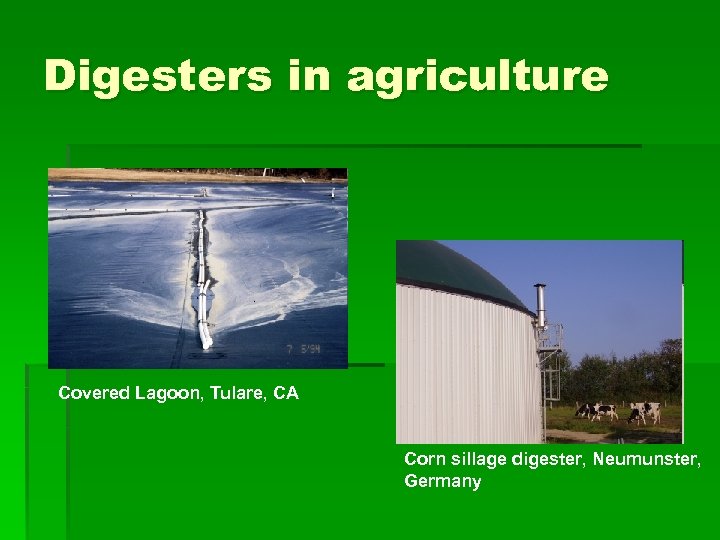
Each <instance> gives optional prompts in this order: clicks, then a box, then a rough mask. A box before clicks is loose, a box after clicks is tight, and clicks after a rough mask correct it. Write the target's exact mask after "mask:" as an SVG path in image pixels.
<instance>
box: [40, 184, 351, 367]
mask: <svg viewBox="0 0 720 540" xmlns="http://www.w3.org/2000/svg"><path fill="white" fill-rule="evenodd" d="M332 187H333V186H331V185H328V184H212V183H207V184H172V183H167V184H144V183H121V182H97V183H93V182H51V183H50V185H49V189H48V261H49V262H48V274H49V278H48V280H49V283H48V319H49V328H48V355H49V358H48V363H49V366H50V367H51V368H171V367H175V368H342V367H347V350H348V348H347V337H348V330H347V227H348V222H347V214H348V212H347V189H346V187H344V186H339V185H335V186H334V187H335V194H336V197H335V198H334V199H332V198H331V197H330V196H329V195H330V190H331V188H332ZM203 188H206V190H207V195H208V196H207V197H202V196H200V195H201V194H202V191H203ZM198 210H203V211H204V212H205V216H206V220H205V236H206V257H207V269H208V272H209V279H210V280H211V287H210V291H211V294H212V295H213V298H212V302H211V303H210V304H209V305H210V308H209V312H208V322H209V325H210V333H211V335H212V338H213V340H214V344H213V346H212V347H211V348H210V349H208V350H203V349H202V346H201V342H200V338H199V333H198V329H197V313H196V311H195V309H194V308H193V302H192V295H193V290H194V286H195V282H196V280H197V238H198Z"/></svg>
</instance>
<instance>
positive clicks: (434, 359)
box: [396, 285, 542, 444]
mask: <svg viewBox="0 0 720 540" xmlns="http://www.w3.org/2000/svg"><path fill="white" fill-rule="evenodd" d="M396 304H397V305H396V318H397V321H396V326H397V330H396V348H397V351H396V361H397V381H396V385H397V394H396V407H397V419H396V420H397V426H396V430H397V431H396V434H397V442H398V443H456V444H460V443H468V444H477V443H540V442H541V437H542V431H541V428H542V415H541V409H540V371H539V369H538V365H537V364H538V358H537V352H536V344H535V334H534V329H533V326H532V324H531V323H532V319H531V317H530V316H529V315H527V314H525V313H522V312H520V311H518V310H516V309H512V308H508V307H504V306H501V305H498V304H493V303H491V302H486V301H483V300H479V299H476V298H471V297H466V296H459V295H456V294H448V293H445V292H440V291H432V290H428V289H421V288H417V287H409V286H405V285H396Z"/></svg>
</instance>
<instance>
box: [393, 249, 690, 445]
mask: <svg viewBox="0 0 720 540" xmlns="http://www.w3.org/2000/svg"><path fill="white" fill-rule="evenodd" d="M395 287H396V370H397V371H396V442H397V443H398V444H540V443H553V444H562V443H572V444H579V443H591V444H626V443H627V444H642V443H670V444H679V443H682V442H683V291H684V275H683V242H682V241H681V240H587V241H582V240H572V241H570V240H568V241H565V240H547V241H545V240H478V241H471V240H455V241H446V240H441V241H435V240H398V241H397V243H396V283H395Z"/></svg>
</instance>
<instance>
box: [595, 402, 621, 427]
mask: <svg viewBox="0 0 720 540" xmlns="http://www.w3.org/2000/svg"><path fill="white" fill-rule="evenodd" d="M588 416H590V417H591V418H590V421H591V422H594V421H595V419H596V418H599V417H600V416H609V417H610V421H611V422H612V421H613V418H616V419H618V420H620V418H618V415H617V412H616V411H615V405H600V404H599V403H596V404H595V405H592V406H591V407H590V411H589V414H588Z"/></svg>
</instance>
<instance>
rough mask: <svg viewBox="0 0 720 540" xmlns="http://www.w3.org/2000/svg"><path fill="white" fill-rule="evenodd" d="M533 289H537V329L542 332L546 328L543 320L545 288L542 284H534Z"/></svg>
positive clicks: (545, 322)
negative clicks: (540, 329)
mask: <svg viewBox="0 0 720 540" xmlns="http://www.w3.org/2000/svg"><path fill="white" fill-rule="evenodd" d="M534 287H535V288H536V289H537V315H538V318H537V327H538V328H542V329H543V330H544V329H545V328H546V327H547V321H546V320H545V287H546V285H545V284H544V283H536V284H535V285H534Z"/></svg>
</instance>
